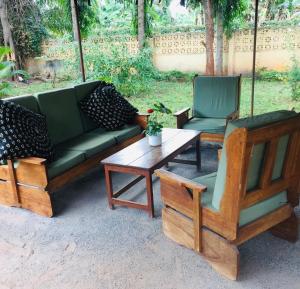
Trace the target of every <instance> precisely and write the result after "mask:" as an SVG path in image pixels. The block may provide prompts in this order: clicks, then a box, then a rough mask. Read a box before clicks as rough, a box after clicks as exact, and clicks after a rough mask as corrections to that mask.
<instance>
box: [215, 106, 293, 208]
mask: <svg viewBox="0 0 300 289" xmlns="http://www.w3.org/2000/svg"><path fill="white" fill-rule="evenodd" d="M297 115H298V114H297V113H296V112H294V111H287V110H281V111H274V112H269V113H265V114H262V115H257V116H254V117H249V118H244V119H239V120H234V121H231V122H229V124H228V125H227V128H226V132H225V141H224V150H223V152H222V156H221V160H220V162H219V167H218V173H217V180H216V185H215V189H214V194H213V202H212V205H213V207H214V208H215V209H217V210H219V209H220V203H221V200H222V196H223V194H224V189H225V183H226V173H227V171H226V170H227V156H226V139H227V137H228V136H229V135H230V134H231V133H232V132H233V131H234V130H235V129H237V128H242V127H245V128H248V129H249V130H252V129H255V128H259V127H263V126H265V125H268V124H272V123H275V122H279V121H282V120H286V119H289V118H292V117H295V116H297ZM287 143H288V136H282V137H281V138H280V142H279V146H278V148H277V155H276V160H275V167H274V170H273V176H272V179H273V180H274V179H276V178H278V177H280V175H281V171H282V166H283V161H284V157H285V152H286V149H287ZM264 152H265V144H258V145H256V146H254V149H253V153H252V157H251V160H250V165H249V169H248V176H247V178H248V182H247V190H251V189H254V188H255V187H256V186H257V185H258V182H259V177H260V171H261V167H262V162H263V157H264Z"/></svg>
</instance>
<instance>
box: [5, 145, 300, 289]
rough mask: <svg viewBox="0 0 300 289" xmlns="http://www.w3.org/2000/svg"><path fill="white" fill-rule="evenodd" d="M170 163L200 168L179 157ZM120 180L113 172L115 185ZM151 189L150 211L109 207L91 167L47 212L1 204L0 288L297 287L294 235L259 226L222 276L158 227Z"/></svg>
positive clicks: (184, 170)
mask: <svg viewBox="0 0 300 289" xmlns="http://www.w3.org/2000/svg"><path fill="white" fill-rule="evenodd" d="M185 157H190V158H191V157H193V154H192V152H191V151H190V152H187V153H186V154H185ZM216 159H217V153H216V150H214V149H211V148H204V149H202V171H201V174H206V173H209V172H212V171H214V170H216V167H217V160H216ZM169 170H171V171H173V172H175V173H178V174H180V175H182V176H186V177H189V178H191V177H195V176H198V175H199V173H197V172H196V169H195V167H193V166H187V165H182V164H171V165H170V168H169ZM127 181H128V176H125V175H116V176H115V183H116V184H117V185H124V184H125V183H126V182H127ZM144 188H145V185H144V183H143V182H141V183H139V184H138V185H137V186H136V187H135V188H134V193H135V195H136V199H138V200H142V199H145V193H144ZM154 192H155V194H154V200H155V214H156V216H157V217H156V218H155V219H150V218H149V217H148V215H147V214H146V213H145V212H143V211H139V210H134V209H127V208H120V207H118V208H117V209H116V210H114V211H112V210H110V209H109V208H108V206H107V201H106V192H105V185H104V176H103V172H102V171H101V172H100V170H99V169H98V170H95V171H92V172H90V173H89V174H87V175H85V176H83V178H81V179H79V180H78V181H77V182H75V183H73V184H69V185H68V186H66V187H64V188H63V189H62V190H60V191H59V192H57V193H56V195H55V206H56V210H57V211H58V214H57V215H56V217H54V218H51V219H48V218H43V217H39V216H38V215H35V214H33V213H30V212H27V211H25V210H20V209H15V208H5V207H0V235H1V237H0V289H8V288H14V289H31V288H35V289H40V288H43V289H45V288H46V289H112V288H113V289H115V288H122V289H127V288H128V289H135V288H137V289H142V288H147V289H149V288H153V289H158V288H159V289H160V288H162V289H165V288H168V289H177V288H178V289H192V288H194V289H199V288H212V289H219V288H231V289H235V288H248V289H254V288H256V289H259V288H276V289H280V288H285V289H299V288H300V273H299V272H300V241H298V242H297V243H296V244H290V243H288V242H286V241H283V240H280V239H277V238H275V237H273V236H271V235H270V234H269V233H264V234H262V235H260V236H258V237H257V238H255V239H253V240H251V241H249V242H247V243H245V244H244V245H243V246H241V247H240V252H241V274H240V279H239V281H238V282H232V281H229V280H227V279H224V278H223V277H221V276H220V275H218V274H217V273H216V272H215V271H214V270H212V269H211V268H210V266H209V265H208V264H207V263H206V262H205V261H204V260H203V259H202V258H201V257H199V256H198V255H196V254H195V253H194V252H192V251H190V250H188V249H186V248H184V247H180V246H178V245H177V244H175V243H173V242H172V241H170V240H169V239H167V238H166V237H165V236H164V235H163V233H162V230H161V217H160V212H161V202H160V195H159V181H158V180H155V182H154ZM297 214H298V216H299V215H300V210H299V207H298V211H297Z"/></svg>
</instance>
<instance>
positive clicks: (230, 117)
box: [226, 110, 239, 125]
mask: <svg viewBox="0 0 300 289" xmlns="http://www.w3.org/2000/svg"><path fill="white" fill-rule="evenodd" d="M238 118H239V111H238V110H236V111H234V112H232V113H231V114H229V115H227V116H226V125H227V124H228V122H229V121H230V120H234V119H238Z"/></svg>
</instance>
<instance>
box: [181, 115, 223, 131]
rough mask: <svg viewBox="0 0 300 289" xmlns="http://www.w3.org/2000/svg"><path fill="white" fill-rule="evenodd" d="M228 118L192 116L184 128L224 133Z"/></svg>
mask: <svg viewBox="0 0 300 289" xmlns="http://www.w3.org/2000/svg"><path fill="white" fill-rule="evenodd" d="M225 127H226V119H224V118H192V119H191V120H190V121H189V122H188V123H186V124H185V125H184V126H183V128H184V129H193V130H199V131H202V132H207V133H215V134H224V133H225Z"/></svg>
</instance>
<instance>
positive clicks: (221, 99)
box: [193, 76, 241, 118]
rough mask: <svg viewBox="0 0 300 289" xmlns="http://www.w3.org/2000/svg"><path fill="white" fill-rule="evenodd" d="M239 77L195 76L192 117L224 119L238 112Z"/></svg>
mask: <svg viewBox="0 0 300 289" xmlns="http://www.w3.org/2000/svg"><path fill="white" fill-rule="evenodd" d="M240 81H241V76H195V78H194V82H193V86H194V100H193V116H195V117H213V118H226V117H227V116H228V115H229V114H231V113H232V112H234V111H238V110H239V102H240Z"/></svg>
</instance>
